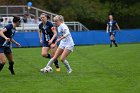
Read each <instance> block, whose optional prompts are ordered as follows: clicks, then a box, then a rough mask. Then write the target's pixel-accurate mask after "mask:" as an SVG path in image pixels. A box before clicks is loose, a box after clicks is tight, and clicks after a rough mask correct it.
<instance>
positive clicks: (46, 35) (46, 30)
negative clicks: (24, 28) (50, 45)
mask: <svg viewBox="0 0 140 93" xmlns="http://www.w3.org/2000/svg"><path fill="white" fill-rule="evenodd" d="M52 27H53V24H52V23H51V22H49V21H47V22H46V24H45V25H44V24H43V23H40V24H39V29H40V30H41V31H42V33H43V42H46V41H49V40H50V39H51V38H52V37H53V35H54V34H53V32H52V30H51V28H52Z"/></svg>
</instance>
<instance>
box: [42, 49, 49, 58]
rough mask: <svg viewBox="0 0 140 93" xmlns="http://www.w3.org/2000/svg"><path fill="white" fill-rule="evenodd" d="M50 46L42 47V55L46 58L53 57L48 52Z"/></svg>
mask: <svg viewBox="0 0 140 93" xmlns="http://www.w3.org/2000/svg"><path fill="white" fill-rule="evenodd" d="M49 49H50V48H49V47H42V51H41V55H42V57H45V58H51V55H50V54H49V53H48V51H49Z"/></svg>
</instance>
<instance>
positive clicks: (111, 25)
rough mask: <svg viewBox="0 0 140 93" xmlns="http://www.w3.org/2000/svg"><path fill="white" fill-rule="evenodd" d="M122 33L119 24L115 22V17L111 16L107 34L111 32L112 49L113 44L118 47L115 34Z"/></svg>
mask: <svg viewBox="0 0 140 93" xmlns="http://www.w3.org/2000/svg"><path fill="white" fill-rule="evenodd" d="M117 30H118V31H120V27H119V25H118V23H117V22H116V21H115V20H113V15H109V20H108V22H107V27H106V32H107V33H108V32H109V35H110V47H112V44H114V45H115V47H118V45H117V43H116V41H115V34H116V31H117Z"/></svg>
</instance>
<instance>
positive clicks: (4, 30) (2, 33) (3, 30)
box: [0, 28, 10, 41]
mask: <svg viewBox="0 0 140 93" xmlns="http://www.w3.org/2000/svg"><path fill="white" fill-rule="evenodd" d="M6 31H7V29H6V28H4V29H2V30H0V36H1V37H3V38H4V39H5V40H7V41H10V38H7V37H6V36H5V35H4V32H6Z"/></svg>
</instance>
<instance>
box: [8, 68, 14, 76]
mask: <svg viewBox="0 0 140 93" xmlns="http://www.w3.org/2000/svg"><path fill="white" fill-rule="evenodd" d="M8 69H9V70H10V72H11V74H12V75H15V71H14V69H13V68H11V67H9V68H8Z"/></svg>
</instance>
